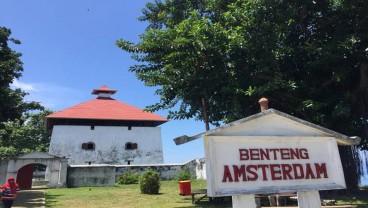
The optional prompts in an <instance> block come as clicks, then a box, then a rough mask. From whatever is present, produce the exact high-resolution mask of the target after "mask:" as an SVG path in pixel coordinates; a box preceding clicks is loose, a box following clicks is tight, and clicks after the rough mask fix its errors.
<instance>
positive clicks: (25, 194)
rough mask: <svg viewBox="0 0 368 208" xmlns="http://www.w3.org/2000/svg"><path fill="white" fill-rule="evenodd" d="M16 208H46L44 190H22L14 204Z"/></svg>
mask: <svg viewBox="0 0 368 208" xmlns="http://www.w3.org/2000/svg"><path fill="white" fill-rule="evenodd" d="M13 207H14V208H19V207H27V208H36V207H38V208H40V207H41V208H44V207H45V193H44V191H43V190H42V189H31V190H21V191H19V192H18V195H17V198H16V200H15V201H14V204H13Z"/></svg>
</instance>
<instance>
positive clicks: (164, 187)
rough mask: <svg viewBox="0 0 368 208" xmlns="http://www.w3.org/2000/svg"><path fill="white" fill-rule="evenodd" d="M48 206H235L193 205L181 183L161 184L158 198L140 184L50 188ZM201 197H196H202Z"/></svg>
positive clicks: (196, 185) (200, 184)
mask: <svg viewBox="0 0 368 208" xmlns="http://www.w3.org/2000/svg"><path fill="white" fill-rule="evenodd" d="M191 188H192V190H194V189H203V188H206V182H205V181H204V180H194V181H192V182H191ZM45 196H46V207H78V208H87V207H88V208H90V207H96V208H97V207H109V208H110V207H124V208H135V207H136V208H142V207H149V208H163V207H171V208H174V207H178V208H179V207H180V208H185V207H208V208H211V207H217V208H219V207H231V202H227V203H226V202H225V205H224V204H221V205H214V204H212V203H210V202H209V200H208V198H205V199H204V200H203V201H200V202H199V203H198V204H192V198H191V196H180V195H179V184H178V182H177V181H161V188H160V193H159V194H157V195H147V194H141V193H140V189H139V185H138V184H133V185H119V186H116V187H83V188H60V189H46V190H45ZM198 197H199V196H196V198H198Z"/></svg>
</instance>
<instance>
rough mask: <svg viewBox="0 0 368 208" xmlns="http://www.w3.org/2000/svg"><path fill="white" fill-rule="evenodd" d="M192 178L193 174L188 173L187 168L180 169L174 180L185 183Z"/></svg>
mask: <svg viewBox="0 0 368 208" xmlns="http://www.w3.org/2000/svg"><path fill="white" fill-rule="evenodd" d="M194 178H195V176H194V174H193V173H192V172H190V170H188V169H187V168H184V169H181V170H180V171H179V172H178V173H177V174H176V176H175V179H177V180H178V181H186V180H190V179H194Z"/></svg>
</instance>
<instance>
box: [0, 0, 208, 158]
mask: <svg viewBox="0 0 368 208" xmlns="http://www.w3.org/2000/svg"><path fill="white" fill-rule="evenodd" d="M146 2H147V1H146V0H134V1H132V0H131V1H128V0H109V1H102V0H78V1H74V0H53V1H50V0H27V1H24V0H5V1H2V3H1V7H0V26H3V27H7V28H10V29H11V31H12V37H13V38H16V39H19V40H20V41H21V42H22V44H21V45H14V46H12V48H13V50H15V51H17V52H20V53H22V54H23V55H22V57H21V60H22V61H23V67H24V72H23V76H22V77H21V78H20V79H19V80H17V81H16V82H15V83H14V85H15V86H17V87H20V88H22V89H24V90H26V91H27V92H28V93H29V94H30V95H29V96H28V97H27V99H28V100H33V101H38V102H41V104H42V105H43V106H45V107H47V108H48V109H51V110H53V111H58V110H62V109H65V108H67V107H71V106H73V105H76V104H79V103H81V102H84V101H88V100H91V99H93V98H95V96H94V95H91V92H92V90H93V89H95V88H98V87H100V86H102V85H107V86H108V87H110V88H113V89H116V90H118V92H117V93H116V94H115V95H114V96H113V98H115V99H117V100H119V101H122V102H125V103H127V104H130V105H134V106H136V107H139V108H144V107H145V106H147V105H151V104H154V103H155V102H157V101H158V100H159V97H158V96H155V95H154V91H155V89H154V88H151V87H146V86H144V84H143V83H142V82H141V81H139V80H137V79H136V77H135V75H134V74H133V73H131V72H129V71H128V69H129V67H130V66H132V65H134V64H136V62H135V61H134V60H132V59H131V58H130V55H129V54H128V53H125V52H124V51H123V50H121V49H119V48H118V47H117V46H116V45H115V41H116V40H118V39H120V38H123V39H126V40H129V41H132V42H138V41H139V35H140V34H142V33H144V29H145V26H146V23H144V22H140V21H138V20H137V18H138V17H139V16H141V14H142V13H141V10H142V9H143V8H144V6H145V3H146ZM155 113H157V114H159V115H161V116H164V117H166V116H167V111H159V112H155ZM161 129H162V140H163V151H164V160H165V163H181V162H186V161H189V160H192V159H195V158H199V157H203V156H204V150H203V148H204V147H203V140H202V139H199V140H197V141H193V142H190V143H187V144H183V145H179V146H177V145H175V144H174V142H173V141H172V139H173V138H175V137H178V136H181V135H184V134H186V135H189V136H190V135H194V134H197V133H201V132H203V131H204V130H205V126H204V124H203V123H202V122H197V121H194V120H171V121H169V122H167V123H166V124H163V125H161Z"/></svg>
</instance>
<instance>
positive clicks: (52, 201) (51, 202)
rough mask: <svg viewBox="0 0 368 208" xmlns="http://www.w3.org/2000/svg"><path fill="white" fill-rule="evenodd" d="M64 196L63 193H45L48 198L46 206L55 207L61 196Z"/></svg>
mask: <svg viewBox="0 0 368 208" xmlns="http://www.w3.org/2000/svg"><path fill="white" fill-rule="evenodd" d="M61 196H63V195H62V194H48V193H45V198H46V203H45V205H46V207H54V206H55V205H56V204H57V202H58V200H59V198H60V197H61Z"/></svg>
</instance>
